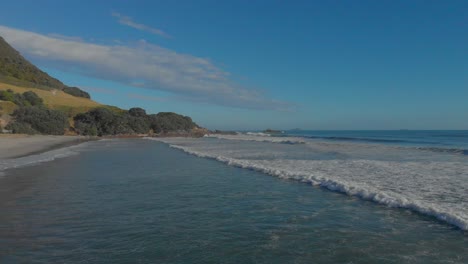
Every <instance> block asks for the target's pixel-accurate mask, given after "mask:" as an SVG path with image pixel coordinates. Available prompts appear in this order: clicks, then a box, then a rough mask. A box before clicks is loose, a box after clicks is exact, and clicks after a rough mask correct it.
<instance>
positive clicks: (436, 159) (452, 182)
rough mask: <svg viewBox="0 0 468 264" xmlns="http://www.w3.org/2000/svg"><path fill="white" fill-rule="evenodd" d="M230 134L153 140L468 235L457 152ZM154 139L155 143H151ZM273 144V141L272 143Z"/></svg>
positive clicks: (462, 163)
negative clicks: (430, 220)
mask: <svg viewBox="0 0 468 264" xmlns="http://www.w3.org/2000/svg"><path fill="white" fill-rule="evenodd" d="M252 137H255V136H252V135H237V136H236V135H229V136H217V137H209V138H201V139H181V138H171V139H161V138H158V139H153V140H158V141H161V142H164V143H167V144H169V145H170V146H171V147H173V148H176V149H180V150H182V151H185V152H187V153H189V154H192V155H196V156H199V157H204V158H211V159H216V160H218V161H221V162H224V163H226V164H228V165H231V166H236V167H240V168H246V169H252V170H256V171H259V172H263V173H266V174H269V175H273V176H277V177H279V178H283V179H292V180H297V181H300V182H304V183H309V184H312V185H315V186H320V187H323V188H326V189H328V190H331V191H337V192H341V193H345V194H347V195H351V196H356V197H359V198H362V199H365V200H369V201H374V202H377V203H379V204H383V205H387V206H390V207H399V208H406V209H409V210H412V211H415V212H419V213H422V214H425V215H429V216H433V217H435V218H437V219H439V220H441V221H444V222H446V223H449V224H452V225H455V226H457V227H458V228H460V229H462V230H468V197H467V195H466V194H467V193H468V181H467V179H468V160H467V159H466V156H460V155H456V153H455V154H453V153H450V152H449V153H446V152H440V153H438V152H433V151H431V150H427V149H418V148H409V147H396V146H386V145H372V144H353V143H342V142H341V143H330V142H317V141H307V140H304V141H302V142H301V143H299V144H292V145H291V144H278V143H290V142H297V138H288V137H284V138H281V139H282V140H283V141H278V140H277V139H278V138H275V137H263V136H262V137H260V136H259V137H258V140H256V139H254V138H252ZM151 139H152V138H151ZM268 139H273V140H270V141H269V140H268Z"/></svg>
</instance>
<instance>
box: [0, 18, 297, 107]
mask: <svg viewBox="0 0 468 264" xmlns="http://www.w3.org/2000/svg"><path fill="white" fill-rule="evenodd" d="M0 36H2V37H4V38H5V40H6V41H7V42H9V43H10V44H11V45H12V46H13V47H15V48H16V49H18V50H19V51H20V52H21V53H22V54H23V55H26V56H27V57H30V58H37V59H40V60H41V61H44V62H46V63H50V65H54V67H57V66H59V67H63V68H66V69H67V70H69V71H73V72H76V73H78V74H81V75H85V76H90V77H94V78H99V79H104V80H111V81H116V82H119V83H123V84H125V85H129V86H133V87H142V88H147V89H154V90H161V91H167V92H171V93H173V94H175V95H177V96H179V97H180V98H187V99H189V100H191V101H197V102H204V103H210V104H216V105H222V106H230V107H237V108H248V109H274V110H288V109H289V104H288V103H284V102H281V101H276V100H273V99H269V98H267V97H265V96H264V95H263V94H262V93H260V92H258V91H255V90H251V89H246V88H244V87H241V86H239V85H236V84H234V83H233V82H232V81H231V80H229V73H228V72H225V71H223V70H222V69H219V68H218V67H216V66H215V65H214V64H213V63H212V62H210V61H209V60H208V59H204V58H199V57H195V56H192V55H188V54H181V53H177V52H175V51H172V50H169V49H166V48H163V47H160V46H157V45H152V44H149V43H147V42H145V41H139V42H138V43H136V44H134V45H131V46H125V45H121V44H116V45H100V44H99V45H98V44H93V43H88V42H85V41H77V40H73V39H64V38H63V37H60V38H59V37H56V36H50V35H41V34H37V33H34V32H29V31H24V30H18V29H14V28H9V27H5V26H0Z"/></svg>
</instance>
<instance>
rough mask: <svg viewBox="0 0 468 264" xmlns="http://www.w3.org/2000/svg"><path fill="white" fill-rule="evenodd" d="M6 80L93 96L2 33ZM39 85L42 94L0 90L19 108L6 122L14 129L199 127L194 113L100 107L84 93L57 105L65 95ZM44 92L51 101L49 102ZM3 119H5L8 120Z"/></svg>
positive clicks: (0, 68)
mask: <svg viewBox="0 0 468 264" xmlns="http://www.w3.org/2000/svg"><path fill="white" fill-rule="evenodd" d="M5 80H7V81H12V80H13V83H14V82H17V83H18V82H19V83H20V85H26V86H29V87H34V88H39V89H41V90H49V91H50V90H53V89H60V90H63V92H65V93H68V94H70V95H73V96H76V97H83V98H88V99H89V98H90V96H89V94H88V93H87V92H84V91H82V90H80V89H79V88H77V87H68V86H66V85H64V84H63V83H62V82H60V81H59V80H57V79H55V78H52V77H50V76H49V75H48V74H47V73H45V72H43V71H41V70H40V69H38V68H37V67H36V66H34V65H33V64H31V63H30V62H29V61H27V60H26V59H25V58H23V57H22V56H21V54H19V52H17V51H16V50H15V49H13V48H12V47H11V46H10V45H9V44H8V43H6V42H5V40H4V39H3V38H1V37H0V82H1V81H5ZM34 90H36V91H37V92H38V93H39V94H42V95H41V96H42V98H41V97H40V96H38V95H37V94H36V93H34V92H32V91H27V92H23V93H15V92H14V91H13V90H11V89H8V90H6V91H5V90H0V100H1V101H5V102H2V103H8V104H10V105H12V107H13V109H15V110H14V111H13V110H10V112H9V113H11V111H13V113H12V114H11V119H12V120H11V121H7V122H9V123H8V125H7V126H6V127H5V128H6V129H7V130H10V131H11V132H12V133H25V134H48V135H63V134H65V133H73V132H74V133H76V134H79V135H90V136H108V135H111V136H116V135H136V134H154V133H156V134H167V133H173V134H176V135H177V134H184V133H185V134H187V133H189V132H191V131H192V130H193V129H195V128H198V126H197V124H195V123H194V122H193V121H192V119H191V118H190V117H187V116H182V115H178V114H176V113H167V112H164V113H159V114H153V115H148V114H147V113H146V111H145V110H144V109H142V108H138V107H135V108H131V109H130V110H128V111H125V110H122V109H119V108H117V107H114V106H102V107H95V105H99V104H97V103H95V102H92V101H90V100H85V99H83V98H72V99H73V100H69V99H67V100H68V101H66V103H63V104H61V105H60V107H57V106H56V107H55V108H54V109H51V108H52V107H51V105H53V101H57V100H59V97H55V96H53V97H51V96H50V94H49V92H46V93H45V94H44V93H43V92H44V91H41V90H37V89H34ZM54 95H55V94H54ZM43 98H45V100H46V101H47V104H44V100H43ZM75 101H79V105H78V106H79V107H87V109H86V108H83V109H81V108H77V105H76V104H77V103H76V102H75ZM10 102H11V103H13V104H11V103H10ZM89 102H91V103H93V104H91V107H90V105H83V104H85V103H89ZM72 103H75V105H74V106H73V107H71V104H72ZM48 107H49V108H48ZM76 109H78V110H79V112H78V111H76ZM89 109H91V110H89ZM9 113H8V114H9ZM8 118H10V116H8ZM0 121H1V120H0ZM71 121H72V122H71ZM3 122H4V123H5V120H3ZM0 124H1V123H0Z"/></svg>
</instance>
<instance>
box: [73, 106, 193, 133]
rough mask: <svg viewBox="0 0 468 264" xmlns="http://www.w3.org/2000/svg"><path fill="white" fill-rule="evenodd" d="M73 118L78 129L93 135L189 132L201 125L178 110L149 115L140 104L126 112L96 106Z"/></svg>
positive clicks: (76, 129) (77, 130) (77, 131)
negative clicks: (139, 106) (180, 113)
mask: <svg viewBox="0 0 468 264" xmlns="http://www.w3.org/2000/svg"><path fill="white" fill-rule="evenodd" d="M74 121H75V132H76V133H78V134H80V135H90V136H105V135H122V134H125V135H127V134H148V133H157V134H161V133H169V132H189V131H191V130H192V129H194V128H196V127H198V126H197V124H195V123H194V122H193V121H192V119H191V118H190V117H187V116H182V115H179V114H176V113H159V114H156V115H147V114H146V111H145V110H144V109H142V108H137V107H136V108H131V109H130V110H128V111H126V112H123V113H116V112H113V111H110V110H109V109H107V108H96V109H93V110H91V111H89V112H86V113H83V114H78V115H76V116H75V117H74Z"/></svg>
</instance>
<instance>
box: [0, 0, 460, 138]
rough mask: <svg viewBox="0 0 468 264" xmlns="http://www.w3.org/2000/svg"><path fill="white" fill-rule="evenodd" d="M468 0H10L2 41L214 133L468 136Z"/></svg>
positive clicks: (68, 77) (105, 98)
mask: <svg viewBox="0 0 468 264" xmlns="http://www.w3.org/2000/svg"><path fill="white" fill-rule="evenodd" d="M467 14H468V1H456V0H451V1H407V0H405V1H395V0H392V1H279V0H278V1H274V0H268V1H240V0H239V1H214V0H213V1H33V0H29V1H21V0H15V1H3V3H2V7H1V8H0V35H1V36H3V37H4V38H5V39H6V40H7V41H8V42H10V43H11V44H12V45H13V46H14V47H15V48H17V49H18V50H20V52H21V53H22V54H23V55H24V56H25V57H27V58H28V59H30V60H31V61H32V62H34V63H36V64H37V65H38V66H39V67H41V68H42V69H44V70H46V71H47V72H48V73H50V74H51V75H53V76H55V77H57V78H59V79H61V80H62V81H64V82H65V83H66V84H68V85H73V86H79V87H83V88H84V89H85V90H88V91H89V92H90V93H91V95H92V97H93V98H94V99H95V100H96V101H99V102H102V103H105V104H112V105H117V106H119V107H123V108H129V107H132V106H141V107H143V108H145V109H146V110H147V111H148V112H150V113H156V112H159V111H174V112H179V113H182V114H185V115H190V116H192V117H193V119H194V120H195V121H196V122H198V123H199V124H201V125H203V126H206V127H208V128H211V129H264V128H267V127H271V128H276V129H288V128H297V127H298V128H304V129H400V128H407V129H468V15H467Z"/></svg>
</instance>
